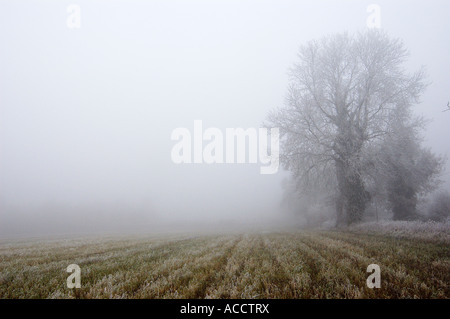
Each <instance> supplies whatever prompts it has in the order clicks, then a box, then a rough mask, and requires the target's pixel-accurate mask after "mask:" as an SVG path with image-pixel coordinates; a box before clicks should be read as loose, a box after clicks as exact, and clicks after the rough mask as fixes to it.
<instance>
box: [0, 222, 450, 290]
mask: <svg viewBox="0 0 450 319" xmlns="http://www.w3.org/2000/svg"><path fill="white" fill-rule="evenodd" d="M447 239H448V237H447ZM70 264H78V265H79V266H80V268H81V285H82V287H81V288H79V289H76V288H75V289H69V288H67V286H66V280H67V277H68V276H69V275H70V274H69V273H67V272H66V268H67V266H68V265H70ZM370 264H378V265H379V266H380V269H381V288H379V289H376V288H375V289H369V288H368V287H367V286H366V280H367V277H368V276H369V275H370V274H369V273H367V272H366V270H367V266H368V265H370ZM449 271H450V253H449V249H448V242H447V240H446V239H445V238H444V240H442V239H433V238H415V237H411V238H409V237H398V236H397V237H395V236H389V235H386V234H379V233H378V234H364V233H358V232H348V231H347V232H343V231H314V232H312V231H309V232H280V233H253V234H233V235H214V236H213V235H202V236H180V235H177V236H161V237H134V238H114V237H111V238H102V239H94V238H91V239H88V238H84V239H71V240H41V241H21V242H17V241H3V242H0V298H449V296H450V294H449V283H450V275H449Z"/></svg>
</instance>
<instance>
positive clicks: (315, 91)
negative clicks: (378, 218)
mask: <svg viewBox="0 0 450 319" xmlns="http://www.w3.org/2000/svg"><path fill="white" fill-rule="evenodd" d="M407 57H408V51H407V50H406V49H405V47H404V45H403V43H402V41H401V40H399V39H392V38H390V37H389V36H388V35H387V34H386V33H384V32H382V31H378V30H370V31H366V32H363V33H358V34H355V35H349V34H347V33H344V34H337V35H333V36H328V37H325V38H323V39H321V40H318V41H311V42H309V43H307V44H306V45H303V46H302V47H301V48H300V50H299V53H298V62H297V63H296V64H294V66H293V68H292V69H291V70H290V85H289V88H288V94H287V98H286V103H285V104H284V106H282V107H280V108H279V109H277V110H275V111H273V112H272V113H271V114H269V118H268V123H266V124H267V125H268V126H274V127H279V128H280V131H281V134H282V140H281V142H282V152H281V162H282V164H283V165H284V166H285V167H286V168H287V169H288V170H291V171H292V172H293V173H294V176H295V177H296V178H297V180H298V181H299V182H300V185H302V186H303V187H304V186H308V185H310V184H311V183H313V182H318V181H322V182H324V181H325V182H326V183H328V184H329V185H335V187H336V197H335V198H336V212H337V223H338V224H339V225H340V224H351V223H354V222H358V221H360V220H361V217H362V213H363V211H364V209H365V206H366V203H367V201H368V200H369V198H368V197H369V196H368V192H367V191H366V190H365V186H364V179H363V176H362V171H363V167H362V163H363V160H362V156H363V153H364V149H365V147H366V146H367V144H368V143H369V142H370V141H373V140H376V139H380V138H381V137H382V136H383V135H384V134H386V133H387V132H388V131H389V129H390V128H391V127H392V126H391V125H390V119H391V118H392V111H393V110H394V109H395V108H397V107H409V106H410V105H412V104H414V103H416V102H417V101H418V98H419V96H420V95H421V93H422V92H423V90H424V88H425V86H426V85H425V83H424V72H423V70H419V71H418V72H415V73H412V74H408V73H407V72H406V71H405V68H404V62H405V61H406V59H407Z"/></svg>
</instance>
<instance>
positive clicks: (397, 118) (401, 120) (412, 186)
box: [367, 107, 445, 220]
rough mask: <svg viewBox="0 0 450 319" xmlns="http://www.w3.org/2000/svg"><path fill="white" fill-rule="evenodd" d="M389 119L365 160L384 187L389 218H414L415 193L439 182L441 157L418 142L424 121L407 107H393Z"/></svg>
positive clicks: (417, 195)
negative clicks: (371, 164) (389, 123)
mask: <svg viewBox="0 0 450 319" xmlns="http://www.w3.org/2000/svg"><path fill="white" fill-rule="evenodd" d="M390 122H391V126H392V127H391V129H390V132H389V133H388V134H386V135H385V136H384V138H383V140H382V141H381V142H380V143H378V145H375V147H374V148H375V150H376V151H375V152H374V153H375V154H373V156H372V157H371V158H369V159H367V162H368V163H370V162H372V163H374V165H373V166H374V167H375V170H373V171H374V172H375V174H372V176H373V178H374V180H375V181H376V184H377V185H378V186H379V187H381V188H383V189H385V192H386V193H385V201H386V203H387V206H388V207H389V208H390V209H391V211H392V213H393V219H394V220H413V219H417V218H419V214H418V213H417V211H416V207H417V202H418V199H419V196H420V195H426V194H427V193H429V192H431V191H432V190H434V189H435V188H436V187H437V186H438V185H439V182H440V180H439V179H438V177H439V174H440V173H441V172H442V168H443V164H444V162H445V161H444V158H442V157H439V156H436V155H435V154H433V153H432V152H431V151H430V150H429V149H426V148H423V147H422V146H421V141H422V139H421V137H420V135H419V132H420V131H421V130H423V128H424V126H425V121H424V120H423V119H422V118H420V117H413V116H412V114H411V112H410V111H409V109H408V108H403V107H397V108H396V110H395V111H394V112H393V113H392V120H391V121H390Z"/></svg>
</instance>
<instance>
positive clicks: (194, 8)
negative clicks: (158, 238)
mask: <svg viewBox="0 0 450 319" xmlns="http://www.w3.org/2000/svg"><path fill="white" fill-rule="evenodd" d="M74 3H75V4H76V5H78V6H79V8H80V10H81V11H80V21H79V22H80V24H79V26H77V25H76V23H77V22H76V21H75V27H74V26H73V25H72V24H71V23H73V21H72V22H71V21H68V19H69V18H70V16H71V14H73V13H74V12H75V11H71V10H69V11H68V6H69V5H70V4H72V1H70V2H69V1H57V2H56V1H55V2H49V1H2V2H1V3H0V43H1V49H0V238H2V239H4V238H12V237H14V238H15V237H34V236H39V237H41V236H51V235H61V236H66V235H80V234H81V235H83V234H121V233H124V234H137V233H139V234H142V233H144V234H145V233H151V234H153V233H154V234H162V233H173V232H183V231H185V232H186V231H187V232H203V233H204V232H208V233H222V232H227V231H235V232H236V231H243V230H255V231H270V230H279V229H289V230H290V229H301V228H302V227H309V226H314V227H318V226H325V227H332V226H334V225H335V223H336V221H335V220H336V217H335V212H334V204H333V203H331V204H330V200H331V199H330V198H331V197H327V198H326V199H323V200H322V199H319V202H320V203H321V205H318V204H317V201H316V199H317V198H315V197H317V196H318V195H320V194H321V193H322V192H321V191H319V190H315V189H314V191H313V194H308V195H307V198H306V200H305V198H304V197H302V200H301V202H300V203H298V202H297V197H296V196H297V195H298V194H297V193H296V191H295V192H294V195H292V192H290V190H292V189H291V187H290V186H289V185H293V184H295V182H293V181H292V170H290V169H287V166H286V165H285V164H286V162H285V160H284V158H283V154H285V153H283V152H284V151H285V148H283V147H284V146H286V145H285V144H283V143H281V149H280V153H281V155H282V158H281V163H280V166H279V169H278V171H277V172H276V173H275V174H261V173H260V167H261V166H264V165H262V164H261V162H260V161H259V157H258V162H257V163H248V162H249V154H247V155H246V158H245V159H246V160H245V163H234V164H230V163H226V162H224V163H213V164H207V163H202V164H196V163H191V164H186V163H181V164H177V163H174V161H173V159H172V158H171V154H172V149H173V147H174V146H175V145H176V144H177V142H178V141H177V140H173V139H172V138H171V135H172V132H173V131H174V130H175V129H177V128H186V129H187V130H188V131H190V132H191V133H192V138H193V139H194V121H196V120H201V121H202V123H203V131H204V130H206V129H207V128H209V127H212V128H217V129H218V130H219V131H220V132H223V134H225V131H226V129H227V128H243V129H248V128H255V129H258V128H261V127H263V125H264V124H267V118H268V114H269V113H270V112H272V111H273V110H274V109H277V108H280V107H282V106H283V105H285V103H286V100H288V97H289V94H288V87H289V84H290V83H291V78H290V75H289V69H290V68H292V67H293V66H294V64H295V63H297V62H298V52H299V48H300V46H301V45H305V44H306V43H308V42H309V41H311V40H320V39H321V38H322V37H324V36H330V35H333V34H337V33H342V32H348V34H350V35H352V34H356V33H357V32H364V31H365V30H367V29H368V26H367V19H368V17H369V16H370V14H371V12H368V11H367V9H368V6H369V5H370V4H371V3H372V2H371V1H358V2H356V1H257V0H246V1H241V0H239V1H237V0H233V1H178V0H177V1H175V0H170V1H166V0H164V1H163V0H155V1H116V0H114V1H81V0H80V1H75V2H74ZM376 4H377V5H378V6H379V7H380V8H381V15H380V17H381V20H380V21H381V30H383V31H386V32H387V34H388V35H389V36H390V37H392V38H399V39H401V40H402V41H403V43H404V46H405V48H407V49H408V51H409V53H410V55H409V57H408V58H407V59H406V62H405V64H404V67H405V72H407V73H413V72H415V71H417V70H418V69H420V68H421V66H425V68H426V78H425V80H424V81H425V82H426V83H429V85H428V87H427V88H426V89H425V90H424V91H423V93H422V94H420V98H419V100H418V103H412V105H411V110H412V113H413V115H414V116H423V117H424V118H426V119H429V120H430V122H429V123H428V124H427V126H426V128H425V129H424V130H421V131H420V132H419V134H418V135H417V137H420V138H422V137H423V141H422V140H421V143H422V144H421V147H422V148H423V149H429V150H430V152H431V153H432V154H436V156H439V157H442V158H445V157H446V156H448V155H449V151H450V148H449V143H448V137H449V136H450V125H449V123H450V111H448V112H444V111H445V110H446V109H448V106H447V105H448V102H449V100H450V96H449V88H450V77H449V73H448V71H449V70H450V61H449V58H448V57H449V56H450V44H449V41H448V33H449V31H450V20H449V19H448V12H449V10H450V3H449V2H448V1H428V2H426V1H377V2H376ZM192 143H193V144H194V143H195V142H194V140H193V141H192ZM206 144H207V142H206V141H204V145H206ZM245 149H246V150H247V151H249V149H250V148H249V147H248V145H247V147H246V148H245ZM223 156H224V157H223V158H224V159H225V156H226V154H224V155H223ZM192 157H194V155H193V154H192ZM368 157H369V158H370V156H368ZM291 164H292V163H291ZM294 166H295V165H294ZM291 167H292V165H291ZM449 173H450V163H449V162H448V161H447V162H445V161H443V162H442V168H441V170H440V171H439V172H438V174H436V178H437V179H440V180H441V181H442V182H441V183H440V184H439V186H438V187H436V188H434V189H433V190H432V191H430V192H428V193H427V194H426V196H425V195H424V196H422V197H423V198H422V197H420V196H418V203H417V211H418V214H419V215H421V216H422V217H420V218H419V219H422V220H427V216H428V215H427V214H428V213H427V212H428V210H429V209H431V208H429V206H430V205H431V204H430V203H431V202H432V200H431V199H430V198H432V197H433V196H434V195H433V194H437V193H439V192H448V190H449V188H450V175H449ZM294 175H295V173H294ZM331 175H333V174H331ZM430 175H431V173H430ZM333 176H334V175H333ZM296 182H298V181H296ZM297 184H298V183H297ZM375 184H376V183H375ZM311 190H312V188H311ZM370 191H371V189H370ZM324 193H325V192H324ZM377 194H378V193H377ZM299 196H300V195H299ZM302 196H304V195H302ZM380 196H381V195H380ZM414 196H415V194H414ZM371 198H372V202H374V201H375V198H378V197H375V195H373V196H372V197H371ZM414 198H415V197H414ZM423 199H428V201H425V200H423ZM312 202H314V203H313V204H311V203H312ZM379 202H380V203H381V202H382V200H381V199H380V200H379ZM322 204H323V205H322ZM380 205H381V204H380ZM427 205H428V206H427ZM369 206H370V205H369V204H367V207H368V211H370V212H372V213H371V214H372V215H370V214H368V215H367V216H366V217H364V218H363V220H364V221H365V220H369V221H373V220H375V217H374V216H375V215H374V213H373V212H374V211H375V210H374V209H375V208H374V207H375V206H370V207H369ZM381 206H382V205H381ZM381 206H380V207H381ZM376 207H378V206H376ZM383 207H384V206H383ZM370 209H372V210H370ZM377 209H378V208H377ZM383 209H384V210H381V208H380V211H378V210H377V211H376V214H377V215H376V219H391V217H392V212H391V211H389V210H388V209H387V208H386V207H384V208H383ZM379 212H380V213H379ZM378 213H379V215H378Z"/></svg>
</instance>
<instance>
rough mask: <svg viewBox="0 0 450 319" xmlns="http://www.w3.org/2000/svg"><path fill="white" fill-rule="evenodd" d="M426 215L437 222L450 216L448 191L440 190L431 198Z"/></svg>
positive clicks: (449, 195) (449, 194)
mask: <svg viewBox="0 0 450 319" xmlns="http://www.w3.org/2000/svg"><path fill="white" fill-rule="evenodd" d="M428 216H429V217H430V218H431V219H432V220H434V221H438V222H442V221H446V220H447V219H448V218H449V217H450V193H449V192H444V191H441V192H439V193H437V194H436V195H435V196H434V198H433V199H432V201H431V203H430V205H429V210H428Z"/></svg>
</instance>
